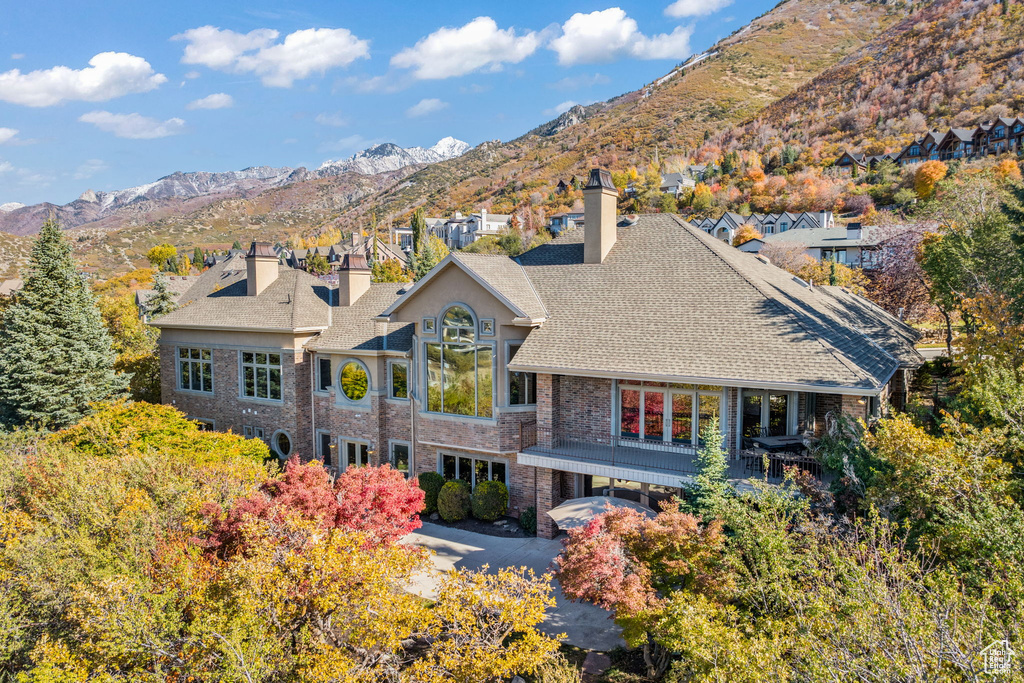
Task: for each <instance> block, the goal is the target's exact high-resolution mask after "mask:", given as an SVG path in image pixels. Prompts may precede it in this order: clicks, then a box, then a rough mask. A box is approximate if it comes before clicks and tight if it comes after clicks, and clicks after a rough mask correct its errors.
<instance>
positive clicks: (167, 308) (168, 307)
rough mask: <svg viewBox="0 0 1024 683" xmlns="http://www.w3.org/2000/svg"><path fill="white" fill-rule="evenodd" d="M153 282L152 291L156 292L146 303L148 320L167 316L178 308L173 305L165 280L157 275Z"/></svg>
mask: <svg viewBox="0 0 1024 683" xmlns="http://www.w3.org/2000/svg"><path fill="white" fill-rule="evenodd" d="M154 280H155V282H154V284H153V289H154V290H156V294H154V295H153V296H152V298H150V300H149V301H147V302H146V307H147V308H148V309H149V319H150V320H156V319H157V318H159V317H160V316H162V315H167V314H168V313H170V312H171V311H173V310H174V309H175V308H177V307H178V305H177V304H176V303H174V297H173V296H172V295H171V292H170V290H168V289H167V279H166V278H165V277H164V276H163V274H161V273H157V275H156V278H154Z"/></svg>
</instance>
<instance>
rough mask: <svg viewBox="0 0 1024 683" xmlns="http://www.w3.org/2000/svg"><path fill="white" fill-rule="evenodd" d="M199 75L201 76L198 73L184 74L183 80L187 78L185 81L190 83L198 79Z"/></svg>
mask: <svg viewBox="0 0 1024 683" xmlns="http://www.w3.org/2000/svg"><path fill="white" fill-rule="evenodd" d="M201 75H202V74H201V73H199V72H198V71H189V72H188V73H186V74H185V78H187V79H189V80H190V81H191V80H195V79H197V78H199V77H200V76H201Z"/></svg>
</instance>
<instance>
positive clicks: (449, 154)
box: [0, 137, 469, 235]
mask: <svg viewBox="0 0 1024 683" xmlns="http://www.w3.org/2000/svg"><path fill="white" fill-rule="evenodd" d="M468 149H469V145H468V144H466V143H465V142H462V141H461V140H456V139H455V138H452V137H446V138H443V139H441V140H439V141H438V142H437V144H435V145H434V146H433V147H430V148H428V149H425V148H423V147H410V148H402V147H399V146H398V145H394V144H391V143H385V144H382V145H376V146H374V147H371V148H370V149H367V150H364V151H362V152H359V153H358V154H355V155H353V156H352V157H351V158H350V159H346V160H344V161H340V162H332V161H329V162H325V163H324V164H323V165H321V166H320V168H318V169H317V170H316V171H313V172H310V171H307V170H306V169H305V168H298V169H293V168H288V167H282V168H273V167H270V166H251V167H249V168H245V169H242V170H241V171H228V172H224V173H209V172H205V171H198V172H188V173H182V172H177V173H172V174H171V175H168V176H164V177H163V178H160V179H159V180H157V181H155V182H152V183H147V184H145V185H139V186H137V187H129V188H127V189H124V190H115V191H113V192H97V191H95V190H86V191H85V192H83V193H82V194H81V196H79V197H78V199H76V200H75V201H73V202H70V203H68V204H64V205H62V206H58V205H55V204H51V203H48V202H44V203H42V204H35V205H32V206H25V205H24V204H20V203H17V202H11V203H8V204H3V205H0V232H8V233H11V234H15V235H28V234H33V233H35V232H36V231H38V230H39V226H40V225H42V223H43V221H45V220H46V219H47V218H48V217H49V216H50V215H54V216H56V218H57V219H58V220H59V221H60V223H61V225H62V226H64V227H65V228H74V227H78V226H83V225H91V227H103V228H106V229H110V228H112V227H117V226H119V225H122V224H124V223H125V222H138V221H146V220H157V219H159V218H161V217H163V216H166V215H170V214H173V213H188V212H191V211H194V210H196V209H198V208H200V207H201V206H204V205H206V204H210V203H213V202H215V201H217V200H218V199H222V198H226V197H238V198H240V197H250V196H253V195H255V194H259V193H260V192H264V191H266V190H268V189H271V188H274V187H280V186H283V185H288V184H292V183H296V182H303V181H307V180H311V179H317V178H328V177H332V176H342V175H345V174H352V173H355V174H362V175H377V174H382V173H391V172H394V171H399V170H401V169H403V168H406V167H408V166H416V165H423V164H431V163H435V162H438V161H443V160H446V159H452V158H454V157H457V156H459V155H461V154H463V153H464V152H465V151H466V150H468Z"/></svg>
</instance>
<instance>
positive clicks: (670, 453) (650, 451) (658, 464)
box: [529, 428, 697, 474]
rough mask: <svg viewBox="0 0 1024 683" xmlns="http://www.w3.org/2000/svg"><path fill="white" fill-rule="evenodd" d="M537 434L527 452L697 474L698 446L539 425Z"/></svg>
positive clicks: (617, 465)
mask: <svg viewBox="0 0 1024 683" xmlns="http://www.w3.org/2000/svg"><path fill="white" fill-rule="evenodd" d="M537 436H538V438H537V444H536V445H535V446H532V447H530V448H529V452H530V453H535V454H538V455H549V456H553V457H559V458H570V459H573V460H581V461H585V462H592V463H598V464H602V465H613V466H616V467H628V468H640V469H647V470H660V471H666V472H673V473H679V474H697V464H696V463H697V460H696V458H697V447H696V446H694V445H692V444H678V443H668V442H665V441H654V440H645V439H636V438H628V437H620V436H614V435H611V434H595V433H593V432H585V431H573V430H558V429H556V430H550V429H540V428H538V429H537ZM548 444H550V445H548Z"/></svg>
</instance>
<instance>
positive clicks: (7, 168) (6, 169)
mask: <svg viewBox="0 0 1024 683" xmlns="http://www.w3.org/2000/svg"><path fill="white" fill-rule="evenodd" d="M13 170H14V164H12V163H11V162H9V161H0V173H10V172H11V171H13Z"/></svg>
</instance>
